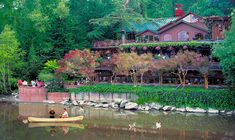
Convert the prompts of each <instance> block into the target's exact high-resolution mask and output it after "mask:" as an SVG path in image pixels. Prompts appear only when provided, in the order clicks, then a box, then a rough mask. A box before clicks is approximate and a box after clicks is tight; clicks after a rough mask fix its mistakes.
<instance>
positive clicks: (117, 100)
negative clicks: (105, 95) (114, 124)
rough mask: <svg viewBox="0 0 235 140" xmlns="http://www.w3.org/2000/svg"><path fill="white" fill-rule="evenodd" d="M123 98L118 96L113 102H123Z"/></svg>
mask: <svg viewBox="0 0 235 140" xmlns="http://www.w3.org/2000/svg"><path fill="white" fill-rule="evenodd" d="M122 100H123V99H121V98H116V99H114V100H113V102H114V103H115V104H118V105H120V104H121V102H122Z"/></svg>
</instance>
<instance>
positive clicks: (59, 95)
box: [47, 92, 69, 103]
mask: <svg viewBox="0 0 235 140" xmlns="http://www.w3.org/2000/svg"><path fill="white" fill-rule="evenodd" d="M47 97H48V100H51V101H55V102H56V103H60V102H61V101H64V100H66V99H69V94H68V93H67V92H49V93H48V95H47Z"/></svg>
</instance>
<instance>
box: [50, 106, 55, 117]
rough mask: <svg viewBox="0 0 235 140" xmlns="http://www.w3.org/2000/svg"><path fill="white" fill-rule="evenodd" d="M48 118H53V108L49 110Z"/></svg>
mask: <svg viewBox="0 0 235 140" xmlns="http://www.w3.org/2000/svg"><path fill="white" fill-rule="evenodd" d="M49 117H50V118H55V111H54V109H53V108H51V110H50V111H49Z"/></svg>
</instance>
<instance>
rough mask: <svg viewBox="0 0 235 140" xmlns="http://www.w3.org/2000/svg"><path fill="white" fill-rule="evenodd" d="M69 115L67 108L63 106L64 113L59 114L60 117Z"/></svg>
mask: <svg viewBox="0 0 235 140" xmlns="http://www.w3.org/2000/svg"><path fill="white" fill-rule="evenodd" d="M68 117H69V114H68V112H67V109H66V108H64V113H63V114H62V115H61V118H68Z"/></svg>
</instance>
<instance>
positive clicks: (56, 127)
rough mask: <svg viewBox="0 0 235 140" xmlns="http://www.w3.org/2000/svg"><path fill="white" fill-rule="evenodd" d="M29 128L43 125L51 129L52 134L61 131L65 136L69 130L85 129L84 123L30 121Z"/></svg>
mask: <svg viewBox="0 0 235 140" xmlns="http://www.w3.org/2000/svg"><path fill="white" fill-rule="evenodd" d="M28 127H29V128H38V127H43V128H45V129H46V130H47V129H49V133H50V135H51V136H55V135H56V134H57V133H61V134H62V135H63V136H65V135H67V134H68V133H69V130H70V129H71V131H74V130H84V129H85V127H84V125H83V124H78V123H29V124H28Z"/></svg>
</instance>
